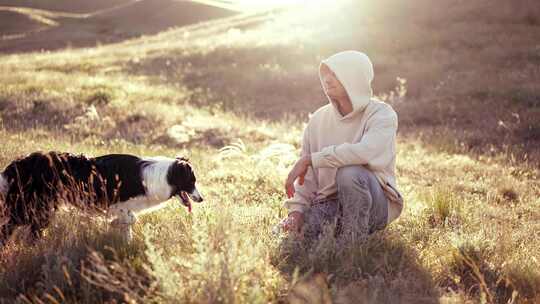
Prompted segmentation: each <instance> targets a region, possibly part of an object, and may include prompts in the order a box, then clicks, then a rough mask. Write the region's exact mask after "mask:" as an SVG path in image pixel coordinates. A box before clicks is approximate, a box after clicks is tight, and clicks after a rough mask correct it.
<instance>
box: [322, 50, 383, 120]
mask: <svg viewBox="0 0 540 304" xmlns="http://www.w3.org/2000/svg"><path fill="white" fill-rule="evenodd" d="M323 63H324V64H326V65H327V66H328V67H329V68H330V69H331V70H332V71H333V72H334V73H335V74H336V77H337V78H338V80H339V81H340V82H341V84H342V85H343V87H344V88H345V90H346V91H347V94H348V95H349V98H350V99H351V103H352V106H353V111H352V113H349V114H347V115H346V116H345V117H343V116H341V114H340V113H339V111H338V110H337V108H336V106H335V105H334V104H333V103H332V101H331V100H330V97H328V94H326V97H328V101H329V102H330V103H331V104H332V105H333V106H334V110H335V112H336V113H337V115H339V117H343V118H346V117H350V116H352V115H354V113H358V112H362V111H364V109H365V108H366V107H367V105H368V104H369V102H370V100H371V96H372V93H373V91H372V89H371V81H373V77H374V74H373V64H372V63H371V60H370V59H369V57H368V56H367V55H366V54H364V53H361V52H357V51H344V52H340V53H337V54H335V55H332V56H330V57H329V58H328V59H325V60H323V61H322V62H321V65H322V64H323ZM319 76H321V75H320V69H319ZM322 81H323V80H322V77H321V84H322ZM323 89H324V85H323ZM325 93H326V90H325Z"/></svg>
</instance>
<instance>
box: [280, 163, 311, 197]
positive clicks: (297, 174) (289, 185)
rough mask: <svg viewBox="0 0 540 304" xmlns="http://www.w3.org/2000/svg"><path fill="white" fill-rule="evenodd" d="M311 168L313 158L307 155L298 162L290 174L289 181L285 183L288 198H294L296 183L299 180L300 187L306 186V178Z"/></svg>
mask: <svg viewBox="0 0 540 304" xmlns="http://www.w3.org/2000/svg"><path fill="white" fill-rule="evenodd" d="M309 166H311V156H310V155H306V156H303V157H301V158H300V159H299V160H297V161H296V163H295V164H294V167H293V168H292V169H291V172H289V175H288V176H287V180H286V181H285V192H286V193H287V197H288V198H292V197H293V196H294V191H295V190H294V182H295V181H296V179H298V183H299V184H300V185H303V184H304V177H305V176H306V173H307V170H308V168H309Z"/></svg>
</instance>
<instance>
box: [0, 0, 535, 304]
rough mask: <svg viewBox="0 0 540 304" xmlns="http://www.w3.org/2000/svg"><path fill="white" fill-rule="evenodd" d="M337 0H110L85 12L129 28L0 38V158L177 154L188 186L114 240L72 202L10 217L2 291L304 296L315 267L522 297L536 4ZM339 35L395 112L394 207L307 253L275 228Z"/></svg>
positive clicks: (491, 297) (338, 298)
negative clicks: (71, 37)
mask: <svg viewBox="0 0 540 304" xmlns="http://www.w3.org/2000/svg"><path fill="white" fill-rule="evenodd" d="M163 1H164V0H161V2H160V3H164V2H163ZM3 2H5V1H3ZM30 2H33V1H30ZM0 3H2V2H0ZM34 3H35V2H34ZM43 3H46V2H43ZM96 3H98V2H96ZM152 3H157V2H152V1H148V2H145V1H141V2H140V3H136V4H134V5H143V6H144V5H150V6H151V4H152ZM340 3H341V5H337V4H336V5H332V6H326V7H325V8H324V10H323V9H321V7H320V6H311V7H303V8H301V9H300V10H292V11H284V12H279V13H278V12H274V13H270V14H265V13H259V14H254V15H246V14H234V15H233V14H231V15H228V13H224V15H221V13H219V12H218V13H216V14H215V15H214V13H210V12H207V11H205V12H201V13H198V14H197V15H198V16H201V21H202V20H203V19H204V18H206V19H208V18H214V17H215V18H218V19H213V20H209V21H206V22H203V23H196V22H197V21H194V20H190V21H189V24H190V25H186V26H184V27H179V28H174V29H170V30H166V31H162V30H164V29H166V28H168V27H169V26H170V25H169V24H168V23H167V22H168V21H167V20H170V19H168V18H164V20H161V19H160V18H159V16H176V15H177V16H186V14H185V12H182V11H181V10H180V9H179V8H178V7H177V8H175V9H173V8H172V7H171V8H170V9H168V10H166V11H160V12H159V14H156V15H153V16H156V17H155V19H152V17H150V16H148V18H146V17H147V16H146V15H145V14H144V13H143V12H141V10H143V9H142V8H141V9H134V8H135V7H137V6H127V7H124V8H122V10H121V13H120V11H118V13H119V15H109V14H110V13H111V14H112V13H113V11H109V12H106V13H103V14H100V15H98V16H95V17H89V18H90V19H92V18H97V19H95V20H98V19H99V18H104V19H99V22H97V21H96V22H97V23H96V24H100V25H103V26H104V28H105V29H107V31H108V30H112V29H114V28H118V27H119V28H126V29H127V28H134V29H136V31H137V32H138V33H142V32H144V31H146V30H148V32H147V35H145V36H142V37H138V36H139V35H135V36H136V37H137V38H130V39H126V38H127V37H130V36H126V37H124V38H120V37H117V38H118V39H117V40H115V39H113V40H111V41H112V42H111V43H103V44H102V45H99V46H95V47H94V45H95V40H94V39H93V38H92V39H90V40H88V41H93V42H92V43H91V44H84V43H82V44H81V45H73V47H72V48H70V49H65V50H58V51H54V52H50V53H38V52H36V53H31V52H28V53H20V54H18V53H17V52H18V51H19V50H18V49H17V47H19V46H25V45H33V43H35V44H36V45H42V44H41V43H43V41H44V40H47V39H48V38H51V37H55V36H49V34H45V33H44V32H42V33H43V34H42V33H40V34H39V36H42V37H36V36H29V37H26V38H24V39H23V40H16V39H14V40H6V41H7V42H6V41H2V42H0V50H4V51H6V54H4V55H2V56H1V57H0V83H1V86H0V126H1V127H0V140H1V142H2V146H1V147H0V165H2V166H5V165H6V164H8V163H9V162H10V161H11V160H12V159H14V158H15V157H17V156H19V155H23V154H26V153H29V152H31V151H35V150H68V151H72V152H76V153H79V152H82V153H86V154H89V155H100V154H105V153H134V154H140V155H168V156H174V155H179V154H180V155H185V156H188V157H189V158H190V159H191V161H192V162H193V164H194V165H195V168H196V172H197V174H198V180H199V181H200V183H201V185H200V188H201V190H202V191H203V195H205V198H206V202H205V203H203V204H201V205H196V206H194V210H193V213H191V214H189V213H187V212H186V211H185V210H184V208H183V207H182V206H181V205H180V204H179V203H178V202H177V201H174V200H172V201H171V202H170V204H169V205H168V206H167V207H166V208H164V209H162V210H160V211H157V212H155V213H151V214H147V215H144V216H141V217H140V218H139V222H138V223H137V225H136V228H135V242H133V244H130V245H129V246H127V245H125V244H123V243H122V242H120V240H119V239H118V238H117V237H116V236H115V235H114V234H113V233H111V232H110V231H108V229H107V227H106V225H105V224H104V223H103V222H102V221H100V220H99V219H95V218H94V217H90V216H87V215H85V214H79V212H77V211H75V210H69V209H68V210H62V211H61V212H60V213H59V214H58V216H57V217H56V218H55V221H54V223H53V225H52V227H51V228H50V229H48V230H47V231H46V235H45V237H44V239H43V240H41V241H39V242H38V243H37V244H34V245H30V244H29V243H28V242H27V241H26V240H25V235H26V234H25V231H23V230H21V231H20V232H19V233H18V235H17V237H16V238H15V239H14V240H13V241H12V242H11V243H10V244H9V245H8V246H7V247H5V248H3V249H0V299H1V300H0V302H6V303H11V302H14V301H15V300H14V299H18V301H19V302H20V303H29V302H30V303H39V301H42V302H47V301H49V302H52V303H55V302H60V303H63V302H66V303H74V302H77V303H111V302H113V301H114V300H116V301H120V302H122V301H124V302H133V303H134V302H144V303H178V302H180V303H268V302H271V303H274V302H286V301H287V299H289V300H290V299H291V298H290V295H291V294H296V295H298V294H311V296H312V298H309V299H310V302H312V303H319V302H317V301H318V299H315V298H313V297H316V295H317V293H316V292H314V290H315V291H317V292H318V291H321V290H326V289H325V287H326V285H327V284H328V287H329V288H328V290H327V291H328V293H329V294H330V295H331V297H332V299H333V302H335V303H358V301H359V300H364V301H366V302H368V303H478V302H481V301H484V302H487V303H509V302H510V303H537V302H538V301H540V272H539V271H538V269H540V265H539V260H540V250H539V248H540V240H539V239H538V238H537V237H536V235H537V233H536V231H538V229H539V228H540V224H539V223H540V221H539V220H540V211H539V210H540V209H539V207H540V199H539V198H540V181H539V172H538V164H539V162H540V154H539V152H538V151H540V149H539V148H540V103H539V102H540V70H539V67H540V64H539V63H540V61H539V59H540V49H539V45H538V41H537V37H540V5H538V4H537V3H536V1H526V0H520V1H515V2H512V3H511V4H509V3H508V2H505V1H502V0H501V1H488V0H474V1H460V0H452V1H446V2H444V3H437V4H435V3H434V2H433V1H427V0H421V1H414V2H410V1H409V2H404V1H398V0H383V1H377V2H376V3H368V2H362V3H358V2H356V1H343V2H340ZM4 5H5V4H4ZM17 5H19V4H17ZM20 5H21V6H22V5H23V4H20ZM96 5H98V4H96ZM175 5H180V4H175ZM29 6H30V4H29ZM74 7H76V6H74ZM130 7H131V8H132V9H133V10H130V9H129V8H130ZM175 7H176V6H175ZM33 9H44V10H52V8H51V7H33ZM60 9H61V8H58V10H56V11H64V12H73V13H76V14H91V12H92V11H95V9H103V7H95V8H92V10H82V9H81V10H75V9H74V8H66V9H62V10H60ZM143 11H146V9H144V10H143ZM191 11H192V10H191V9H190V12H191ZM162 14H163V15H162ZM114 16H123V17H122V18H116V17H114ZM51 18H52V19H53V20H60V19H57V18H54V17H51ZM140 19H144V20H145V22H148V23H144V22H143V23H138V24H137V25H133V23H132V22H135V21H136V20H140ZM62 20H64V19H62ZM77 20H78V21H76V22H87V21H88V20H86V21H85V19H81V20H79V19H77ZM92 20H94V19H92ZM186 20H187V18H186ZM72 21H73V20H72ZM2 22H3V21H2ZM17 22H18V21H17ZM69 22H71V21H69ZM73 22H75V21H73ZM192 23H194V24H192ZM61 24H64V23H61ZM65 24H67V23H65ZM180 25H181V24H177V25H176V26H180ZM138 27H140V28H138ZM58 28H62V26H59V27H58ZM158 31H159V33H157V32H158ZM150 33H156V34H150ZM50 35H53V34H50ZM58 35H59V36H58V37H61V35H62V33H58ZM66 35H67V34H66ZM41 39H43V40H41ZM51 39H53V38H51ZM4 43H13V44H10V45H11V46H13V47H12V48H9V47H6V48H3V47H2V45H4V46H5V45H7V44H4ZM19 43H20V44H19ZM89 45H91V46H92V47H88V48H85V46H89ZM55 47H63V45H60V44H58V45H56V46H55ZM343 49H358V50H361V51H364V52H366V53H367V54H368V55H369V56H370V57H371V59H372V60H373V62H374V66H375V75H376V76H375V81H374V91H375V95H376V96H377V97H378V98H380V99H383V100H384V101H386V102H388V103H390V104H391V105H392V106H393V107H394V108H395V109H396V111H397V112H398V115H399V119H400V130H399V152H398V181H399V187H400V189H401V190H402V192H403V195H404V197H405V201H406V207H405V211H404V214H403V215H402V216H401V217H400V219H399V220H398V221H397V222H395V223H392V224H391V225H390V227H389V228H388V229H387V230H385V231H384V232H381V233H377V234H375V235H373V236H372V237H371V238H370V239H369V241H368V242H367V244H365V245H363V246H359V247H358V248H354V249H351V250H349V251H345V252H339V251H337V250H336V248H335V246H334V244H333V243H332V239H331V238H324V239H323V240H322V241H321V244H320V246H317V247H316V248H315V249H313V250H311V251H309V250H307V249H306V248H304V247H303V245H302V244H301V243H298V242H294V241H292V240H290V239H288V238H286V237H284V236H277V235H275V234H273V233H272V228H273V226H274V225H275V224H276V223H277V222H278V221H279V220H280V219H281V218H282V217H283V216H285V215H286V211H285V210H284V209H283V208H282V206H281V203H282V201H283V199H284V198H285V194H284V190H283V189H282V188H283V181H284V178H285V176H286V174H287V172H288V171H287V168H288V167H289V166H290V165H291V164H292V163H293V162H294V160H295V159H296V157H297V155H298V153H299V151H298V149H299V144H300V137H301V133H302V129H303V127H304V124H305V122H306V121H307V118H308V115H309V113H310V112H313V111H314V110H316V109H317V108H318V107H319V106H321V105H323V104H324V103H325V102H326V101H325V98H324V96H323V92H322V90H321V88H320V83H319V80H318V76H317V67H318V64H319V61H320V60H321V59H322V58H324V57H326V56H328V55H330V54H332V53H334V52H337V51H340V50H343ZM24 50H27V51H29V50H35V48H27V49H26V48H22V49H20V51H24ZM398 77H399V79H398ZM94 109H95V112H97V115H95V114H93V113H94ZM315 273H320V274H321V275H320V276H313V274H315ZM308 296H309V295H308ZM288 297H289V298H288ZM299 303H302V302H299ZM321 303H322V302H321Z"/></svg>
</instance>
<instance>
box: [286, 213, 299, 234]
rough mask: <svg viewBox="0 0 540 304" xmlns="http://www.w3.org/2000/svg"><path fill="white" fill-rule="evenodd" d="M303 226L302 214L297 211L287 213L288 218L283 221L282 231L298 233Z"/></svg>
mask: <svg viewBox="0 0 540 304" xmlns="http://www.w3.org/2000/svg"><path fill="white" fill-rule="evenodd" d="M302 226H304V214H303V213H302V212H299V211H293V212H291V213H289V216H288V217H287V218H286V219H285V220H284V221H283V230H284V231H287V232H291V231H292V232H300V231H301V230H302Z"/></svg>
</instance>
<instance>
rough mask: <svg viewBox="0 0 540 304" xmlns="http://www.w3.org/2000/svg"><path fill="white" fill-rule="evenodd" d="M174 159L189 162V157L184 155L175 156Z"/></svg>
mask: <svg viewBox="0 0 540 304" xmlns="http://www.w3.org/2000/svg"><path fill="white" fill-rule="evenodd" d="M176 160H178V161H184V162H186V163H189V158H187V157H184V156H177V157H176Z"/></svg>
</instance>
